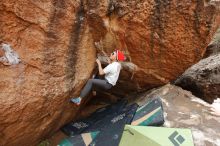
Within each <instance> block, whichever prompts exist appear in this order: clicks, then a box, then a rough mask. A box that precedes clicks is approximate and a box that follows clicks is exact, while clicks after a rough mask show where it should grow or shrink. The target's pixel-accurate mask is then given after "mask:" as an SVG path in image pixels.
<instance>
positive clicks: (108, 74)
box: [70, 50, 125, 105]
mask: <svg viewBox="0 0 220 146" xmlns="http://www.w3.org/2000/svg"><path fill="white" fill-rule="evenodd" d="M109 59H110V62H109V65H108V66H106V67H105V68H104V69H103V68H102V65H101V62H100V60H99V59H96V62H97V64H98V70H99V75H105V79H90V80H89V81H88V82H87V83H86V85H85V87H84V88H83V90H82V91H81V93H80V96H79V97H76V98H75V97H73V98H71V100H70V101H71V102H73V103H75V104H77V105H80V103H81V100H82V99H83V98H84V97H86V96H87V95H88V94H89V92H90V91H91V90H92V89H94V88H99V89H102V90H109V89H111V88H112V87H113V86H115V85H116V82H117V80H118V77H119V73H120V70H121V64H120V63H119V61H124V60H125V56H124V54H123V53H122V52H121V51H119V50H116V51H114V52H113V53H111V55H110V57H109Z"/></svg>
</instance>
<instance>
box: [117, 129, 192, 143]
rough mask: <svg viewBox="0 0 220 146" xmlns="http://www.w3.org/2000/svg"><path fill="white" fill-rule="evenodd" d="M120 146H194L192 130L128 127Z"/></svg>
mask: <svg viewBox="0 0 220 146" xmlns="http://www.w3.org/2000/svg"><path fill="white" fill-rule="evenodd" d="M119 146H194V144H193V138H192V133H191V130H190V129H179V128H164V127H150V126H131V125H126V126H125V128H124V132H123V135H122V138H121V141H120V144H119Z"/></svg>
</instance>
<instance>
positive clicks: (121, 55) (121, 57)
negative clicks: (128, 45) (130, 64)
mask: <svg viewBox="0 0 220 146" xmlns="http://www.w3.org/2000/svg"><path fill="white" fill-rule="evenodd" d="M116 59H117V60H118V61H125V59H126V57H125V55H124V53H123V52H121V51H119V50H116Z"/></svg>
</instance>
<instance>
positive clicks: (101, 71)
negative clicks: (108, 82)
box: [96, 59, 105, 75]
mask: <svg viewBox="0 0 220 146" xmlns="http://www.w3.org/2000/svg"><path fill="white" fill-rule="evenodd" d="M96 62H97V64H98V69H99V75H104V74H105V72H104V70H103V68H102V65H101V62H100V60H99V59H96Z"/></svg>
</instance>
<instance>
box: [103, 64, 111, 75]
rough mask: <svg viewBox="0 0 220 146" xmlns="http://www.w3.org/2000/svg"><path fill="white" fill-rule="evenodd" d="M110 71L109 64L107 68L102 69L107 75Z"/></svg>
mask: <svg viewBox="0 0 220 146" xmlns="http://www.w3.org/2000/svg"><path fill="white" fill-rule="evenodd" d="M111 71H112V65H111V64H109V65H108V66H106V67H105V68H104V69H103V72H104V73H105V74H108V73H110V72H111Z"/></svg>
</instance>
